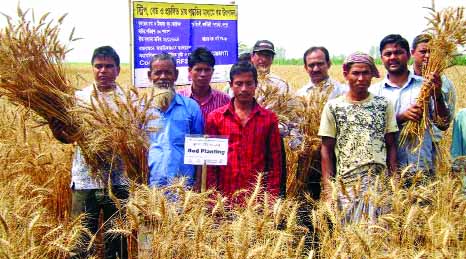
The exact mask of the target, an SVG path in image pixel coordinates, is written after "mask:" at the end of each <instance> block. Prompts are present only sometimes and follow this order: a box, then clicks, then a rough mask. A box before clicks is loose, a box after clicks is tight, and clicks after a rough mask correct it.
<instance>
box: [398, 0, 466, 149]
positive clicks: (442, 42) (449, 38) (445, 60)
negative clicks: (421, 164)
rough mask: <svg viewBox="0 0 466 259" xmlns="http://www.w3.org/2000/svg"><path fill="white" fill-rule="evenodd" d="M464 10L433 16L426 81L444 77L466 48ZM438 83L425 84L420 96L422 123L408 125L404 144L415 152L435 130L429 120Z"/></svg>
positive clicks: (404, 128)
mask: <svg viewBox="0 0 466 259" xmlns="http://www.w3.org/2000/svg"><path fill="white" fill-rule="evenodd" d="M463 13H464V8H463V7H458V8H447V9H444V10H442V11H440V12H434V11H433V12H432V13H431V17H430V18H428V20H429V25H430V27H429V28H428V29H427V30H426V31H427V32H428V33H429V34H430V35H432V40H431V41H430V42H429V49H430V57H429V61H428V62H427V64H426V65H425V66H424V67H423V69H422V74H423V76H424V77H425V78H430V76H431V75H432V74H437V75H440V74H442V73H443V72H444V71H445V69H446V68H448V67H449V66H450V64H451V62H452V60H453V58H454V57H455V55H456V50H457V46H458V45H464V44H466V20H465V19H464V14H463ZM433 88H434V83H433V81H432V80H425V81H424V83H423V85H422V87H421V91H420V93H419V96H418V99H417V104H418V105H419V106H420V107H421V108H422V109H423V114H422V118H421V120H420V122H418V123H417V122H414V121H408V122H407V124H406V125H405V126H404V127H403V129H402V131H401V134H400V143H401V144H404V143H408V144H410V146H411V147H412V150H413V152H415V151H416V150H418V149H419V148H420V147H421V145H422V142H423V140H424V132H425V131H426V130H431V129H430V127H431V126H430V125H431V121H430V120H429V113H428V111H429V103H430V98H431V92H432V91H433ZM434 120H436V122H437V123H440V124H442V123H448V122H444V121H443V120H442V119H441V118H439V116H438V115H437V116H436V117H435V118H434Z"/></svg>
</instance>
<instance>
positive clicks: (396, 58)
mask: <svg viewBox="0 0 466 259" xmlns="http://www.w3.org/2000/svg"><path fill="white" fill-rule="evenodd" d="M381 58H382V63H383V65H384V66H385V69H387V72H388V74H396V75H400V74H403V73H405V72H406V71H408V60H409V53H408V52H407V51H406V50H405V49H403V48H402V47H400V46H399V45H398V44H395V43H389V44H387V45H385V47H384V48H383V50H382V57H381Z"/></svg>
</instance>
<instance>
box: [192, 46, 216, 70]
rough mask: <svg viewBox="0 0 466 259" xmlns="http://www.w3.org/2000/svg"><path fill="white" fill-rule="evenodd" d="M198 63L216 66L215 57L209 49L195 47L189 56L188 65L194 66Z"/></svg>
mask: <svg viewBox="0 0 466 259" xmlns="http://www.w3.org/2000/svg"><path fill="white" fill-rule="evenodd" d="M198 63H206V64H208V65H209V66H211V67H214V66H215V57H214V55H212V52H210V51H209V50H208V49H206V48H204V47H200V48H197V49H195V50H194V51H193V52H192V53H191V54H190V55H189V57H188V66H189V67H190V68H192V67H194V66H195V65H196V64H198Z"/></svg>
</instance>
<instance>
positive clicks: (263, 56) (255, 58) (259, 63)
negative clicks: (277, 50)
mask: <svg viewBox="0 0 466 259" xmlns="http://www.w3.org/2000/svg"><path fill="white" fill-rule="evenodd" d="M272 62H273V53H272V52H270V51H257V52H254V53H252V56H251V63H252V64H253V65H254V66H255V67H256V69H257V72H259V73H268V72H269V71H270V67H271V66H272Z"/></svg>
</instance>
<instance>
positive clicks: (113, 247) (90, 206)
mask: <svg viewBox="0 0 466 259" xmlns="http://www.w3.org/2000/svg"><path fill="white" fill-rule="evenodd" d="M91 64H92V72H93V75H94V83H93V84H92V85H90V86H88V87H86V88H84V89H82V90H80V91H76V98H77V100H78V103H80V104H81V105H89V104H90V103H91V99H93V101H94V102H95V101H96V100H97V99H98V100H99V101H104V102H106V103H107V104H108V105H109V106H110V107H114V106H115V104H114V101H115V100H114V98H115V96H119V97H120V99H121V100H124V99H125V95H124V93H123V92H122V90H121V88H120V87H119V86H118V85H117V83H116V82H115V80H116V78H117V77H118V75H119V73H120V58H119V56H118V54H117V53H116V51H115V50H114V49H113V48H112V47H110V46H102V47H99V48H96V49H95V50H94V53H93V55H92V59H91ZM49 126H50V129H51V130H52V133H53V135H54V136H55V138H56V139H58V140H59V141H61V142H63V143H67V144H68V143H74V142H75V141H77V139H75V138H76V137H74V136H72V135H69V134H68V133H67V132H69V130H68V129H67V128H66V126H65V125H64V124H63V123H62V122H60V121H59V120H57V119H51V120H50V121H49ZM76 135H77V134H76ZM102 170H103V171H104V175H103V176H104V177H95V176H91V172H90V169H89V166H88V165H87V164H86V162H85V159H84V156H83V154H82V151H81V149H80V148H79V147H76V151H75V153H74V157H73V165H72V169H71V189H72V191H71V196H72V210H71V215H72V217H78V216H79V215H81V214H82V213H85V217H84V220H83V225H84V226H86V227H87V228H88V229H89V230H90V232H91V233H92V234H93V235H95V234H96V233H97V231H98V229H99V214H100V211H101V210H102V211H103V221H104V222H108V221H109V219H111V217H112V216H113V215H115V214H116V213H117V212H118V208H117V206H116V205H115V203H114V201H113V200H112V198H110V195H109V190H108V189H107V186H108V184H110V183H111V187H112V195H113V196H114V197H116V198H118V199H122V200H123V199H126V198H128V190H127V184H128V181H127V179H126V178H125V177H124V176H123V173H122V166H121V162H120V160H119V159H117V160H116V165H108V164H106V163H102ZM109 173H110V180H109V179H108V178H109V175H108V174H109ZM104 229H107V227H105V226H104ZM104 235H105V236H104V254H105V258H127V249H126V246H127V245H126V238H124V237H122V236H120V235H115V236H109V235H107V234H104ZM88 245H89V237H88V236H87V235H85V236H83V242H82V243H81V244H80V245H78V247H77V248H76V251H73V253H74V254H75V255H74V256H72V257H71V258H88V257H90V256H92V254H93V251H88V249H87V247H88Z"/></svg>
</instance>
